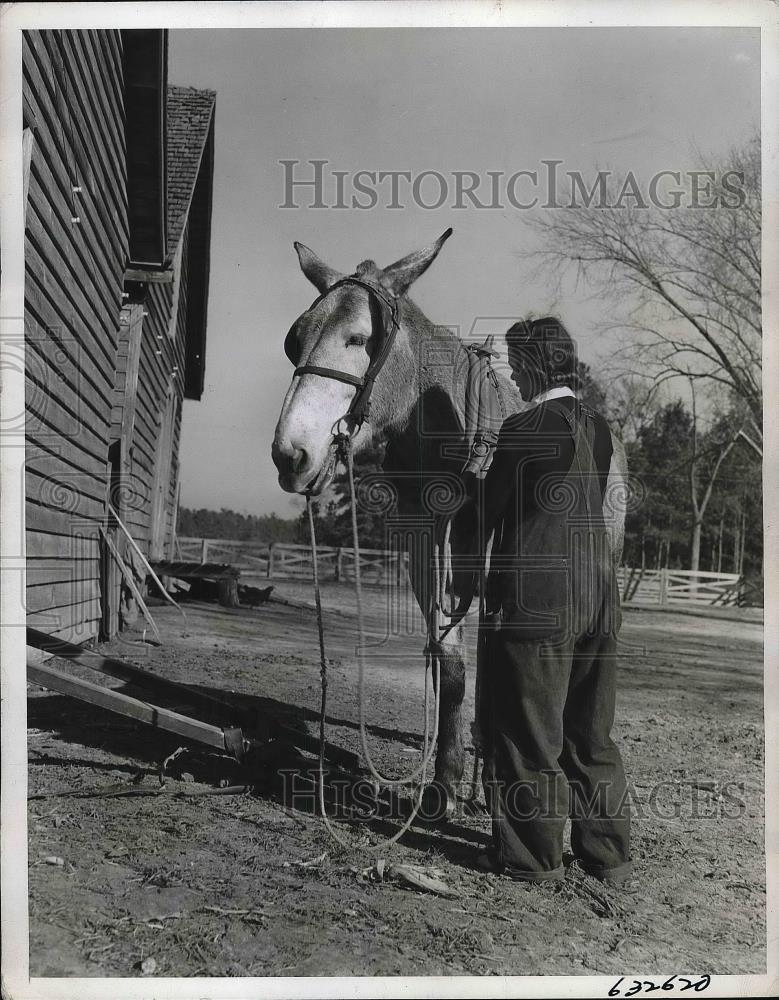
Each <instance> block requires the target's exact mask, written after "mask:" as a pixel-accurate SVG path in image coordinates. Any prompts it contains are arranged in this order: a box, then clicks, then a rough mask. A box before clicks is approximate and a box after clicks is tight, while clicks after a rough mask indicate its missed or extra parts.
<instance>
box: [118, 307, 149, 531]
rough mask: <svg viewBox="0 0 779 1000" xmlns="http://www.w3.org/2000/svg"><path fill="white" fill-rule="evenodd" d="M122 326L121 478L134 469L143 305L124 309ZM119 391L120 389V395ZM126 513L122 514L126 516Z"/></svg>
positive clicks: (121, 318)
mask: <svg viewBox="0 0 779 1000" xmlns="http://www.w3.org/2000/svg"><path fill="white" fill-rule="evenodd" d="M122 320H124V324H123V326H122V332H121V336H122V341H123V342H126V343H127V364H126V368H125V380H124V387H123V390H122V392H121V410H122V415H121V431H120V435H119V440H120V462H121V467H122V475H123V476H124V473H125V470H127V471H130V469H131V458H130V456H131V453H132V443H133V431H134V429H135V409H136V405H137V397H138V367H139V363H140V357H141V342H142V338H143V306H141V305H130V306H125V307H124V308H123V309H122V315H121V317H120V324H122ZM118 392H119V390H117V393H118ZM124 513H125V511H124V510H123V511H122V514H124Z"/></svg>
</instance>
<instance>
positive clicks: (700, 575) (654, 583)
mask: <svg viewBox="0 0 779 1000" xmlns="http://www.w3.org/2000/svg"><path fill="white" fill-rule="evenodd" d="M176 558H178V559H182V560H184V561H187V562H201V563H205V562H214V563H229V564H230V565H231V566H234V567H235V568H236V569H238V570H240V571H241V573H242V575H243V576H245V577H264V578H265V579H268V580H274V579H276V580H285V579H286V580H310V579H311V577H312V574H313V561H312V557H311V546H310V545H291V544H288V543H286V542H275V543H271V544H269V545H268V544H264V543H258V542H242V541H238V540H233V539H225V538H179V539H177V553H176ZM407 566H408V556H407V554H406V553H404V552H403V553H398V552H389V551H385V550H383V549H360V571H361V575H362V579H363V580H364V581H365V582H366V583H373V584H378V585H388V584H393V585H395V586H400V585H405V583H406V580H407ZM319 575H320V577H321V578H322V579H323V580H327V579H330V580H343V581H348V580H353V579H354V550H353V549H351V548H348V547H346V546H339V547H335V546H330V545H320V546H319ZM617 579H618V581H619V589H620V594H621V595H622V601H623V603H624V604H657V605H660V606H661V607H667V606H672V605H681V604H686V605H690V604H692V605H696V604H698V605H704V604H708V605H720V606H727V605H734V604H739V603H741V602H742V599H743V579H742V577H740V576H739V575H738V573H711V572H707V571H704V570H699V571H697V572H695V573H694V572H692V570H678V569H641V568H640V567H636V566H633V567H630V566H621V567H620V568H619V570H618V573H617Z"/></svg>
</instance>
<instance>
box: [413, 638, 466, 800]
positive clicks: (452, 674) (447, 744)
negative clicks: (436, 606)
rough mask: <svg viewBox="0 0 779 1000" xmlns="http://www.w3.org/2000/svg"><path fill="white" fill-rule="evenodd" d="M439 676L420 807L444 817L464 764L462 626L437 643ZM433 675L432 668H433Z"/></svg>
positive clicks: (453, 796)
mask: <svg viewBox="0 0 779 1000" xmlns="http://www.w3.org/2000/svg"><path fill="white" fill-rule="evenodd" d="M439 650H440V652H439V653H438V659H439V663H440V669H441V677H440V683H439V688H438V691H437V692H436V697H437V699H438V752H437V754H436V759H435V776H434V779H433V782H432V784H431V785H429V786H428V788H427V789H426V791H425V796H424V799H423V805H422V811H423V814H424V815H425V817H427V818H428V819H444V818H446V817H448V816H450V815H451V814H452V812H453V811H454V807H455V801H456V799H455V793H456V789H457V787H458V786H459V784H460V781H461V780H462V776H463V768H464V767H465V746H464V743H463V724H462V706H463V698H464V697H465V646H464V643H463V640H462V629H461V628H454V629H452V630H451V632H449V633H448V634H447V635H446V636H445V637H444V639H443V640H442V641H441V643H440V645H439ZM433 677H435V669H434V671H433Z"/></svg>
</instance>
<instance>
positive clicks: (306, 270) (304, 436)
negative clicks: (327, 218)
mask: <svg viewBox="0 0 779 1000" xmlns="http://www.w3.org/2000/svg"><path fill="white" fill-rule="evenodd" d="M451 232H452V231H451V229H448V230H447V231H446V232H445V233H444V234H443V235H442V236H441V237H439V239H438V240H436V242H435V243H433V244H432V246H429V247H426V248H425V249H424V250H419V251H416V252H415V253H412V254H409V255H408V257H404V258H402V260H399V261H396V262H395V263H394V264H391V265H390V266H389V267H386V268H383V269H382V268H379V267H377V266H376V264H374V262H373V261H371V260H367V261H363V263H362V264H360V265H359V267H358V268H357V270H356V272H355V273H354V277H357V278H360V279H361V280H362V281H364V282H367V283H368V284H370V285H373V286H375V287H376V288H378V289H379V290H380V291H381V292H383V293H384V295H385V296H387V297H388V298H390V299H395V300H397V299H400V298H402V296H404V295H405V294H406V292H407V290H408V288H409V287H410V286H411V284H412V283H413V282H414V281H416V279H417V278H418V277H419V276H420V275H421V274H422V273H423V272H424V271H425V270H426V269H427V268H428V267H429V266H430V264H432V262H433V261H434V260H435V258H436V255H437V254H438V251H439V250H440V249H441V247H442V246H443V244H444V241H445V240H446V239H448V237H449V236H450V235H451ZM295 250H296V251H297V254H298V259H299V261H300V267H301V270H302V271H303V274H305V276H306V277H307V278H308V280H309V281H310V282H311V283H312V284H313V285H314V286H315V287H316V289H317V291H318V292H319V295H320V298H318V299H317V300H316V301H315V302H314V304H313V305H312V306H311V307H309V308H308V309H307V310H306V311H305V312H304V313H302V315H300V316H299V317H298V319H297V320H296V321H295V323H294V324H293V326H292V328H291V329H290V331H289V333H288V334H287V339H286V341H285V343H284V349H285V351H286V353H287V357H288V358H289V359H290V361H292V363H293V364H294V365H295V366H296V367H299V366H302V365H311V366H316V367H318V368H329V369H332V370H334V371H337V372H341V373H344V374H346V375H352V376H354V377H355V378H358V379H361V378H363V376H364V375H365V373H366V371H367V370H368V366H369V364H370V362H371V358H372V356H374V354H375V352H376V350H377V349H378V348H379V347H380V344H379V343H378V341H379V340H380V338H381V335H382V327H381V322H382V321H381V315H380V313H381V309H380V308H379V306H378V305H377V300H376V298H375V297H374V296H372V295H371V293H370V292H369V291H367V290H366V289H365V288H362V287H360V286H359V285H352V284H344V285H339V287H338V288H333V285H335V284H336V282H338V281H340V280H341V278H343V277H344V275H342V274H340V273H339V272H338V271H335V270H333V268H331V267H328V265H327V264H325V263H324V261H322V260H320V258H319V257H317V255H316V254H315V253H314V252H313V251H312V250H309V248H308V247H305V246H303V245H302V244H300V243H296V244H295ZM331 288H333V290H332V292H329V289H331ZM328 292H329V293H328ZM415 384H416V379H415V358H414V352H413V350H412V348H411V345H410V343H409V337H408V330H406V329H405V328H404V325H403V322H402V313H401V325H400V327H399V329H398V332H397V335H396V337H395V341H394V344H393V346H392V350H391V351H390V354H389V356H388V358H387V360H386V362H385V364H384V366H383V367H382V369H381V372H380V374H379V375H378V378H377V380H376V385H375V389H374V391H373V395H372V397H371V409H370V422H369V424H366V425H363V427H362V428H360V429H359V430H358V431H356V433H355V434H354V435H353V437H352V440H353V446H354V450H355V451H359V450H360V448H361V447H363V446H364V445H365V444H366V443H367V442H368V441H369V440H370V439H371V436H372V435H377V436H379V437H380V436H381V433H382V431H383V430H384V429H386V427H388V426H389V425H391V424H392V423H394V422H396V421H397V420H398V419H399V418H400V417H401V415H402V412H403V409H404V407H405V408H406V409H408V408H409V406H410V403H411V400H412V394H413V392H414V388H415ZM356 392H357V388H356V387H355V386H354V385H352V384H349V383H348V382H343V381H338V380H336V379H333V378H327V377H324V376H322V375H319V374H313V373H303V374H301V375H294V376H293V378H292V382H291V384H290V386H289V389H288V390H287V394H286V396H285V397H284V404H283V405H282V408H281V414H280V416H279V421H278V424H277V425H276V433H275V436H274V439H273V447H272V451H271V453H272V456H273V461H274V462H275V463H276V468H277V469H278V471H279V485H280V486H281V488H282V489H283V490H286V491H287V492H288V493H305V492H312V493H321V492H322V490H323V489H324V488H325V487H326V486H327V485H328V484H329V483H330V481H331V480H332V477H333V473H334V472H335V464H336V451H335V445H334V440H333V436H334V434H335V433H336V431H337V429H339V428H338V425H339V422H340V420H341V418H342V417H343V416H344V415H345V414H346V413H347V411H348V410H349V406H350V403H351V401H352V399H353V398H354V395H355V393H356Z"/></svg>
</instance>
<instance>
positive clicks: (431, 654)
mask: <svg viewBox="0 0 779 1000" xmlns="http://www.w3.org/2000/svg"><path fill="white" fill-rule="evenodd" d="M338 446H339V449H340V450H341V451H342V453H343V454H345V457H346V467H347V471H348V476H349V494H350V507H351V520H352V544H353V552H354V579H355V597H356V603H357V627H358V647H357V662H358V678H359V680H358V684H359V706H360V741H361V744H362V749H363V753H364V754H365V759H366V763H367V765H368V770H369V772H370V774H371V776H372V777H373V779H374V782H375V783H376V785H384V786H385V787H390V788H391V787H398V786H401V785H408V784H411V783H413V781H414V780H415V778H416V777H417V776H419V778H420V782H419V792H418V795H417V800H416V802H415V804H414V806H413V808H412V810H411V814H410V815H409V817H408V819H407V820H406V821H405V822H404V823H403V825H402V826H401V827H400V829H399V830H398V831H397V833H395V834H394V835H393V836H392V837H391V838H390V839H389V840H388V841H387V846H388V847H389V846H391V845H392V844H394V843H396V842H397V841H398V840H399V839H400V838H401V837H402V836H403V834H404V833H406V831H407V830H408V829H409V828H410V826H411V824H412V823H413V822H414V820H415V819H416V817H417V815H418V814H419V810H420V808H421V807H422V799H423V796H424V791H425V781H426V778H427V768H428V765H429V764H430V761H431V760H432V756H433V752H434V750H435V744H436V740H437V739H438V724H439V703H440V699H439V697H438V696H437V695H436V698H435V699H434V716H433V718H434V722H433V735H432V739H430V740H429V736H430V696H429V675H430V673H431V670H430V667H431V661H432V662H434V663H435V680H434V690H435V692H436V693H437V692H439V691H440V680H441V664H440V660H439V657H438V655H437V653H436V651H435V650H434V649H433V646H434V645H435V643H436V642H437V639H438V612H439V609H440V608H441V606H442V603H441V602H442V600H443V593H444V591H445V586H446V581H445V579H443V578H442V576H441V567H440V565H439V550H438V545H437V544H436V545H435V548H434V553H433V560H434V573H435V594H434V596H433V607H432V614H431V619H430V632H431V633H432V634H431V635H430V636H429V638H428V642H427V645H426V647H425V706H424V712H425V725H424V735H423V751H422V760H421V763H420V765H419V767H417V768H416V770H415V771H413V772H412V774H410V775H407V776H406V777H404V778H396V779H392V778H387V777H386V776H384V775H382V774H381V773H380V772H379V771H378V769H377V768H376V766H375V764H374V762H373V758H372V757H371V753H370V749H369V747H368V738H367V727H366V724H365V698H364V694H365V659H364V652H363V650H364V645H365V629H364V620H363V604H362V580H361V576H360V540H359V533H358V529H357V503H356V493H355V488H354V461H353V455H352V447H351V438H350V437H349V436H348V435H340V436H339V438H338ZM306 511H307V514H308V526H309V532H310V535H311V554H312V558H313V563H314V569H313V579H314V595H315V603H316V612H317V631H318V634H319V658H320V680H321V689H322V699H321V707H320V718H319V774H318V793H319V795H318V797H319V808H320V812H321V813H322V819H323V821H324V823H325V826H326V828H327V830H328V832H329V833H330V834H332V836H333V837H334V839H335V840H337V841H338V843H339V844H340V845H341V846H342V847H348V846H349V845H348V844H347V843H346V841H344V839H343V838H342V837H341V836H340V835H339V834H338V833H337V831H336V830H335V828H334V826H333V825H332V823H331V822H330V819H329V817H328V815H327V811H326V808H325V796H324V767H325V716H326V710H327V657H326V654H325V640H324V625H323V620H322V598H321V591H320V586H319V570H318V566H317V544H316V529H315V525H314V515H313V503H312V500H311V496H310V495H309V494H307V495H306ZM448 529H449V526H448V525H447V536H446V537H447V539H448ZM445 571H446V570H445V569H444V572H445Z"/></svg>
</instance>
